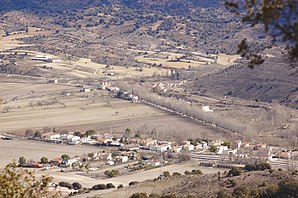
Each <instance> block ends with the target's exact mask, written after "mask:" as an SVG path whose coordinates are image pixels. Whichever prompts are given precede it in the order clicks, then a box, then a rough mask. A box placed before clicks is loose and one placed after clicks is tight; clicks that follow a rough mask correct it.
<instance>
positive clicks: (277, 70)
mask: <svg viewBox="0 0 298 198" xmlns="http://www.w3.org/2000/svg"><path fill="white" fill-rule="evenodd" d="M267 52H268V55H269V54H270V53H271V55H269V58H267V59H266V61H265V63H264V64H262V65H258V66H256V67H254V68H253V69H250V68H249V67H247V65H245V64H240V65H239V66H235V67H230V68H228V69H225V70H224V71H221V72H217V73H215V74H211V75H208V76H204V77H203V78H200V79H198V80H196V81H195V82H194V84H193V86H192V87H193V91H195V92H196V93H197V94H200V95H210V96H214V95H217V96H224V95H229V96H233V97H239V98H244V99H249V100H259V101H265V102H273V101H278V102H281V103H287V104H289V106H291V107H295V108H298V87H297V79H298V72H297V63H289V62H290V61H289V60H288V59H287V57H286V56H285V55H282V54H280V53H279V52H278V50H277V49H274V50H267ZM295 67H296V68H295Z"/></svg>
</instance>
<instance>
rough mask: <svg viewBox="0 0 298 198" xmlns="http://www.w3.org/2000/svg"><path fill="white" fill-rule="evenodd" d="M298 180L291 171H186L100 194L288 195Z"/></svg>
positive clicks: (256, 197) (181, 195)
mask: <svg viewBox="0 0 298 198" xmlns="http://www.w3.org/2000/svg"><path fill="white" fill-rule="evenodd" d="M297 182H298V181H297V176H295V175H290V174H288V173H287V172H286V171H273V172H272V173H270V172H269V171H255V172H246V173H242V174H241V175H240V176H236V177H228V176H225V174H223V173H221V178H220V179H218V174H208V175H207V174H206V175H190V176H186V175H183V176H171V177H169V178H165V179H162V180H156V181H147V182H142V183H140V184H138V185H134V186H129V187H126V188H124V189H120V190H117V191H114V192H111V193H106V194H103V195H100V197H103V198H108V197H109V198H116V197H120V196H121V195H124V196H125V197H130V196H131V195H132V194H135V193H146V194H147V195H150V194H155V196H154V197H160V195H162V196H163V197H167V196H168V197H195V198H196V197H198V198H199V197H232V195H233V197H252V198H261V197H267V196H268V195H269V194H270V197H273V198H275V197H281V196H280V195H281V194H282V195H286V194H287V193H288V194H289V195H288V197H297V196H295V193H296V195H297V184H298V183H297ZM290 185H291V187H290ZM288 187H289V188H288ZM218 192H221V193H222V196H217V194H218ZM237 192H238V193H237ZM279 193H280V194H279ZM158 195H159V196H158ZM223 195H225V196H223ZM293 195H294V196H293ZM151 196H152V195H151ZM151 196H150V197H151ZM143 197H146V196H143ZM152 197H153V196H152ZM285 197H286V196H285Z"/></svg>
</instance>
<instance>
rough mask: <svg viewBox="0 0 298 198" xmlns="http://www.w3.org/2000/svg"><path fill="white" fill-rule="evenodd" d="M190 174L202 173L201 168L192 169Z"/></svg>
mask: <svg viewBox="0 0 298 198" xmlns="http://www.w3.org/2000/svg"><path fill="white" fill-rule="evenodd" d="M191 174H193V175H202V174H203V173H202V171H201V170H192V171H191Z"/></svg>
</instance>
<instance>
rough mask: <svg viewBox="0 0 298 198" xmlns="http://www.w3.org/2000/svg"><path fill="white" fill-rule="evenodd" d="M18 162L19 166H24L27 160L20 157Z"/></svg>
mask: <svg viewBox="0 0 298 198" xmlns="http://www.w3.org/2000/svg"><path fill="white" fill-rule="evenodd" d="M18 162H19V166H25V165H26V163H27V160H26V158H25V157H24V156H22V157H20V158H19V161H18Z"/></svg>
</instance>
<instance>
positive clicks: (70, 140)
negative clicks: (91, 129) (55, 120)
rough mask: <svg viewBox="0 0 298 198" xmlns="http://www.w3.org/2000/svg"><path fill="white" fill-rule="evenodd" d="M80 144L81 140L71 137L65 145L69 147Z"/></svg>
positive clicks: (77, 137)
mask: <svg viewBox="0 0 298 198" xmlns="http://www.w3.org/2000/svg"><path fill="white" fill-rule="evenodd" d="M80 142H81V138H80V137H79V136H73V137H71V138H70V139H68V142H67V143H68V144H71V145H76V144H79V143H80Z"/></svg>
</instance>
